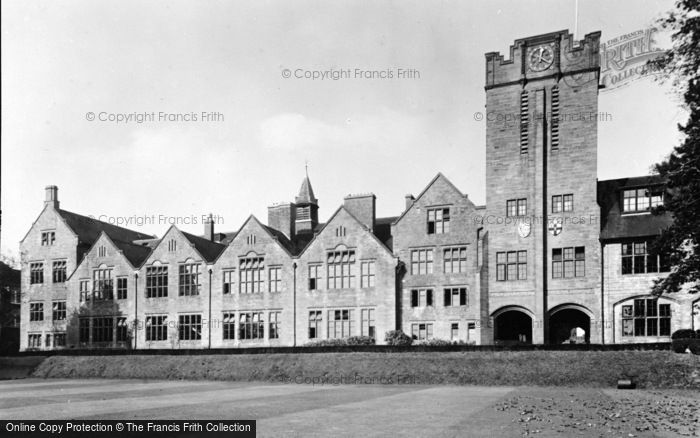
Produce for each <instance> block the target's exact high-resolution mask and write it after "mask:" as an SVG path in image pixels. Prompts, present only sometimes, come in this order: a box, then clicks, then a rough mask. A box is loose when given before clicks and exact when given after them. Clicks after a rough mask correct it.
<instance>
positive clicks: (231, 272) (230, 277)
mask: <svg viewBox="0 0 700 438" xmlns="http://www.w3.org/2000/svg"><path fill="white" fill-rule="evenodd" d="M222 275H223V282H224V286H223V292H224V295H228V294H231V293H233V285H234V283H235V281H236V270H235V269H227V270H225V271H224V272H223V273H222Z"/></svg>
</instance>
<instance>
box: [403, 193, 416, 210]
mask: <svg viewBox="0 0 700 438" xmlns="http://www.w3.org/2000/svg"><path fill="white" fill-rule="evenodd" d="M414 202H416V198H414V197H413V195H412V194H410V193H409V194H408V195H406V210H408V209H409V208H411V205H413V203H414ZM404 211H405V210H404Z"/></svg>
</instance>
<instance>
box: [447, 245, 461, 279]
mask: <svg viewBox="0 0 700 438" xmlns="http://www.w3.org/2000/svg"><path fill="white" fill-rule="evenodd" d="M442 263H443V272H444V273H445V274H458V273H463V272H467V247H465V246H463V247H460V248H447V249H445V250H444V251H443V253H442Z"/></svg>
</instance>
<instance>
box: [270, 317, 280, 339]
mask: <svg viewBox="0 0 700 438" xmlns="http://www.w3.org/2000/svg"><path fill="white" fill-rule="evenodd" d="M281 315H282V312H270V322H269V325H270V331H269V332H268V335H269V338H270V339H279V337H280V324H281V323H282V318H281Z"/></svg>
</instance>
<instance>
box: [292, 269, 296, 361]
mask: <svg viewBox="0 0 700 438" xmlns="http://www.w3.org/2000/svg"><path fill="white" fill-rule="evenodd" d="M292 267H293V268H294V282H293V291H292V292H293V298H294V303H293V306H292V320H293V324H294V325H293V326H292V336H293V338H294V339H293V340H292V346H293V347H296V346H297V262H294V263H292Z"/></svg>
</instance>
